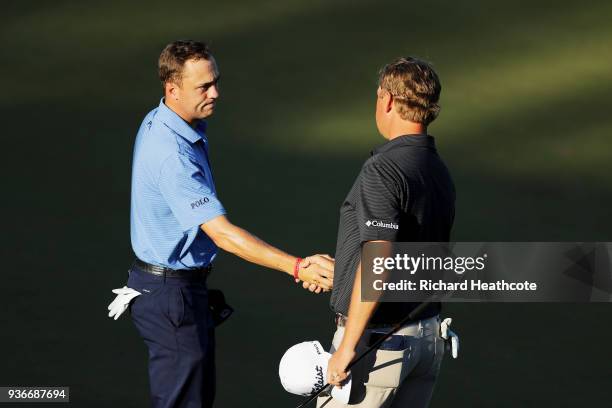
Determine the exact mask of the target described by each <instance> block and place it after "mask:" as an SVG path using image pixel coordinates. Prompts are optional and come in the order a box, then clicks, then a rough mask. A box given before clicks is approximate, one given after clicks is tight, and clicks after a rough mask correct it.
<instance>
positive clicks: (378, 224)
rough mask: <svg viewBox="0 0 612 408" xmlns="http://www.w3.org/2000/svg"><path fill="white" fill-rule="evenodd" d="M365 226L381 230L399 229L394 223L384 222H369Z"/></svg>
mask: <svg viewBox="0 0 612 408" xmlns="http://www.w3.org/2000/svg"><path fill="white" fill-rule="evenodd" d="M365 225H367V226H368V227H380V228H392V229H399V225H397V224H396V223H394V222H383V221H377V220H375V221H370V220H367V221H366V223H365Z"/></svg>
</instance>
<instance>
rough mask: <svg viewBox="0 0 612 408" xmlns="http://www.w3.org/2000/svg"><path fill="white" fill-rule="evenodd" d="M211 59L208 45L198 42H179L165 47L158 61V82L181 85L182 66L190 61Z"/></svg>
mask: <svg viewBox="0 0 612 408" xmlns="http://www.w3.org/2000/svg"><path fill="white" fill-rule="evenodd" d="M211 57H212V55H211V53H210V49H209V48H208V45H207V44H206V43H203V42H199V41H192V40H179V41H174V42H171V43H170V44H168V45H166V47H165V48H164V50H163V51H162V52H161V54H160V56H159V61H158V69H159V80H160V81H161V82H162V85H165V84H166V82H176V83H178V84H180V83H181V79H182V74H183V66H184V65H185V62H187V61H188V60H191V59H195V60H199V59H205V60H209V59H210V58H211Z"/></svg>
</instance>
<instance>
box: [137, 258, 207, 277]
mask: <svg viewBox="0 0 612 408" xmlns="http://www.w3.org/2000/svg"><path fill="white" fill-rule="evenodd" d="M134 266H136V267H137V268H138V269H140V270H141V271H143V272H146V273H150V274H152V275H155V276H163V277H165V278H200V277H201V278H204V279H206V278H208V275H210V273H211V272H212V264H209V265H207V266H205V267H204V268H198V269H170V268H166V267H164V266H157V265H151V264H150V263H147V262H143V261H141V260H140V259H136V260H135V261H134Z"/></svg>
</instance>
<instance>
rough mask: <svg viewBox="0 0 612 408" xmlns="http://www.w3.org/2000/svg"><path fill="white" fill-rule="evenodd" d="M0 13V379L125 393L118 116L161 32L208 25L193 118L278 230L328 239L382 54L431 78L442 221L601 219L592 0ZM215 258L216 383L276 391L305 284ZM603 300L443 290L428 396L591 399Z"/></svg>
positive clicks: (20, 5)
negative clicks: (449, 323)
mask: <svg viewBox="0 0 612 408" xmlns="http://www.w3.org/2000/svg"><path fill="white" fill-rule="evenodd" d="M3 17H4V18H3V23H2V25H1V27H0V35H1V38H0V39H1V42H2V53H1V54H0V70H1V72H2V78H3V81H2V92H0V107H1V108H0V111H1V115H2V129H3V131H2V133H3V138H2V140H3V145H4V149H3V153H4V154H3V156H4V157H3V160H2V164H3V172H2V174H3V180H4V181H3V187H4V193H3V208H4V211H3V215H4V218H5V221H4V223H3V224H4V225H5V231H4V233H3V237H4V239H3V241H4V243H3V248H4V250H5V251H6V252H4V254H3V258H4V259H3V264H4V267H3V268H2V278H1V279H0V282H1V283H0V285H1V289H2V291H1V293H2V304H3V307H2V311H0V324H1V326H0V327H1V328H0V341H1V346H2V347H1V349H0V350H1V351H0V385H67V386H70V387H71V399H72V401H73V402H72V405H73V406H78V407H110V406H114V407H144V406H147V398H148V391H147V387H148V383H147V376H146V350H145V347H144V344H143V343H142V341H141V340H140V338H139V337H138V335H137V333H136V331H135V329H134V328H133V326H132V325H131V322H130V321H129V319H126V318H122V319H121V320H120V321H118V322H114V321H111V320H109V319H107V318H106V317H105V310H106V305H107V304H108V303H109V302H110V300H112V294H111V292H110V290H111V289H112V288H115V287H118V286H121V285H123V283H124V281H125V278H126V270H127V268H128V266H129V264H130V262H131V260H132V254H131V247H130V241H129V198H130V196H129V192H130V190H129V189H130V184H129V182H130V172H131V154H132V144H133V141H134V136H135V133H136V130H137V128H138V126H139V124H140V121H141V120H142V117H143V116H144V115H145V114H146V112H147V111H148V110H150V109H152V108H153V107H155V106H156V105H157V104H158V101H159V98H160V96H161V88H160V86H159V84H158V81H157V79H156V60H157V56H158V54H159V52H160V50H161V48H162V47H163V46H164V45H165V44H166V43H167V42H169V41H171V40H174V39H178V38H195V39H205V40H208V41H210V43H211V45H212V48H213V50H214V54H215V56H216V58H217V61H218V64H219V67H220V70H221V73H222V75H223V80H222V89H221V91H222V100H221V101H220V103H219V105H218V110H217V113H216V114H215V117H214V118H213V119H212V120H211V121H210V122H209V138H210V143H211V149H212V150H211V160H212V162H213V166H214V171H215V176H216V181H217V187H218V192H219V195H220V197H221V199H222V201H223V202H224V204H225V206H226V207H227V209H228V211H229V216H230V218H231V219H232V220H233V221H234V222H235V223H236V224H238V225H240V226H242V227H245V228H246V229H248V230H250V231H252V232H254V233H256V234H257V235H258V236H260V237H262V238H263V239H265V240H267V241H268V242H270V243H272V244H274V245H278V246H279V247H281V248H283V249H285V250H287V251H289V252H291V253H294V254H300V255H307V254H310V253H313V252H328V253H332V254H333V251H334V249H335V238H336V227H337V220H338V210H339V206H340V204H341V202H342V200H343V198H344V196H345V194H346V193H347V192H348V189H349V188H350V186H351V184H352V182H353V180H354V177H355V176H356V175H357V173H358V171H359V168H360V165H361V163H362V162H363V160H364V158H366V157H367V155H368V152H369V151H370V150H371V148H372V147H374V146H376V145H377V144H380V143H382V142H383V139H382V138H381V137H380V136H378V135H377V132H376V127H375V124H374V103H375V88H376V73H377V70H378V69H379V68H380V66H381V65H383V64H384V63H386V62H389V61H390V60H392V59H394V58H396V57H398V56H402V55H415V56H420V57H422V58H424V59H427V60H429V61H431V62H433V64H434V65H435V67H436V69H437V71H438V73H439V75H440V77H441V79H442V83H443V92H442V98H441V105H442V112H441V115H440V117H439V119H438V120H437V121H436V122H435V123H434V124H433V125H432V126H431V127H430V133H432V134H433V135H435V136H436V138H437V143H438V148H439V151H440V153H441V155H442V156H443V158H444V159H445V160H446V161H447V163H448V165H449V167H450V169H451V171H452V174H453V176H454V179H455V183H456V187H457V192H458V201H457V218H456V223H455V226H454V230H453V239H454V240H472V241H485V240H491V241H612V239H611V235H612V233H611V232H610V231H611V227H612V220H611V217H610V211H609V207H610V203H611V202H612V200H611V199H612V187H611V182H612V175H611V174H612V161H611V160H610V148H611V147H612V141H611V140H610V137H611V130H612V116H611V114H610V108H612V101H611V100H610V95H611V91H612V53H611V52H610V49H611V47H612V25H610V21H611V20H612V3H610V2H608V1H603V0H602V1H587V2H570V1H516V0H514V1H498V2H488V1H466V2H447V1H440V0H434V1H429V2H412V1H403V2H396V1H387V0H379V1H322V0H310V1H297V0H284V1H281V0H276V1H262V2H255V1H240V2H205V1H198V2H195V1H193V2H174V3H171V2H159V1H149V2H141V3H136V2H122V1H106V2H88V1H80V2H68V1H55V2H43V1H30V2H7V3H6V4H3ZM215 266H216V269H215V272H214V276H213V277H212V278H211V286H215V287H219V288H222V289H223V290H224V291H225V293H226V296H227V298H228V300H229V302H230V303H231V304H232V305H233V306H234V307H235V308H236V314H235V316H234V317H232V319H231V320H230V321H228V322H227V323H226V324H225V325H223V326H222V327H221V328H220V329H219V330H218V333H217V340H218V352H217V363H218V394H217V404H216V406H218V407H244V406H249V407H264V406H265V407H272V406H273V407H291V406H295V405H297V404H298V402H299V401H300V400H301V399H300V398H298V397H295V396H292V395H290V394H287V393H285V391H284V390H283V389H282V387H281V385H280V382H279V380H278V375H277V367H278V361H279V360H280V357H281V356H282V354H283V352H284V351H285V350H286V348H288V347H289V346H291V345H293V344H294V343H297V342H300V341H304V340H311V339H319V340H321V341H322V342H323V343H324V344H325V345H328V344H329V342H330V340H331V335H332V331H333V324H332V315H331V313H330V311H329V308H328V300H329V297H328V296H327V295H319V296H314V295H312V294H310V293H307V292H305V291H303V290H301V289H300V288H298V287H297V286H295V285H293V284H292V282H291V279H289V278H288V277H287V276H282V275H281V274H280V273H276V272H272V271H269V270H264V269H262V268H259V267H256V266H254V265H251V264H248V263H246V262H243V261H241V260H239V259H237V258H235V257H233V256H230V255H227V254H221V255H220V256H219V257H218V261H217V262H216V265H215ZM610 311H611V309H610V305H609V304H452V305H449V306H448V307H446V309H445V313H444V314H445V315H449V316H452V317H454V325H455V327H456V330H457V332H458V333H460V335H461V340H462V351H461V356H460V359H458V360H456V361H452V360H450V359H448V360H446V361H445V362H444V365H443V369H442V374H441V377H440V380H439V383H438V385H437V389H436V392H435V395H434V399H433V402H432V406H433V407H445V406H451V405H452V406H455V407H531V406H534V407H535V406H538V407H542V406H545V407H561V406H567V407H575V406H578V405H581V406H587V405H593V406H608V405H609V404H610V402H609V385H610V380H611V379H612V366H611V365H610V363H609V362H610V360H611V359H612V351H611V349H610V347H609V343H610V341H611V340H612V330H611V329H610V327H609V313H610ZM21 406H25V405H21Z"/></svg>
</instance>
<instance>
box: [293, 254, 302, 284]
mask: <svg viewBox="0 0 612 408" xmlns="http://www.w3.org/2000/svg"><path fill="white" fill-rule="evenodd" d="M302 261H303V259H302V258H297V259H296V260H295V266H294V267H293V279H295V283H298V282H299V281H300V278H299V276H298V274H299V272H300V264H301V263H302Z"/></svg>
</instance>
